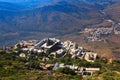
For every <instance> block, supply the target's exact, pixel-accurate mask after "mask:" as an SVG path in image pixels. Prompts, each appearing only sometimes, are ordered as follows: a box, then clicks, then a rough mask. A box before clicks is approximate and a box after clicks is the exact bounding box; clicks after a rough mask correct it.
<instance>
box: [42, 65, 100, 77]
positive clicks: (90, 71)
mask: <svg viewBox="0 0 120 80" xmlns="http://www.w3.org/2000/svg"><path fill="white" fill-rule="evenodd" d="M65 67H68V68H70V69H72V70H74V71H75V72H76V73H78V74H82V75H83V76H92V75H93V73H94V72H97V71H100V68H87V67H78V66H76V65H66V64H64V63H55V64H46V65H44V67H43V68H44V69H48V70H54V71H56V70H57V69H59V68H65Z"/></svg>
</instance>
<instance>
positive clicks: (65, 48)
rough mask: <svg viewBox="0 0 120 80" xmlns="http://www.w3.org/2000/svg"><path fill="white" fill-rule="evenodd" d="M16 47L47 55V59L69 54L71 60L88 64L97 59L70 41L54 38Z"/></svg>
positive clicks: (20, 44) (32, 41) (24, 42)
mask: <svg viewBox="0 0 120 80" xmlns="http://www.w3.org/2000/svg"><path fill="white" fill-rule="evenodd" d="M18 47H19V48H20V50H21V51H23V52H27V53H34V54H35V53H38V54H47V55H48V57H51V56H52V57H53V58H60V57H64V56H66V55H67V54H70V55H71V58H80V59H84V60H86V61H89V62H94V60H96V58H97V53H94V52H85V51H84V49H83V47H79V46H78V45H77V44H76V43H73V42H72V41H64V42H61V41H60V40H59V39H56V38H45V39H43V40H41V41H36V40H31V41H30V40H29V41H21V42H20V43H18V44H16V45H15V48H18ZM20 56H21V57H25V54H24V53H21V54H20Z"/></svg>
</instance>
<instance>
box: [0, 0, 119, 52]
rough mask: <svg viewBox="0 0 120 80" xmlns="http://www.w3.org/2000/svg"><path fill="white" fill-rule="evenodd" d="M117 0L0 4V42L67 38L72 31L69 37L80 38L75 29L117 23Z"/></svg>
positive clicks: (11, 42) (77, 30) (9, 42)
mask: <svg viewBox="0 0 120 80" xmlns="http://www.w3.org/2000/svg"><path fill="white" fill-rule="evenodd" d="M116 1H117V2H118V1H119V0H109V1H106V2H104V0H101V2H99V0H97V2H93V0H69V1H68V0H54V1H53V2H50V3H45V5H44V6H42V7H41V5H40V4H38V3H37V4H36V3H35V4H32V5H29V6H27V9H22V8H21V9H19V10H18V9H14V6H16V5H14V6H13V9H11V8H10V7H4V6H3V7H1V8H0V45H1V46H3V45H8V44H14V43H16V42H17V41H19V40H22V39H23V40H28V39H41V38H44V37H58V38H70V37H71V35H72V39H71V40H76V41H78V40H81V38H82V37H81V36H79V34H78V33H79V32H80V31H81V30H83V29H84V28H86V27H97V26H98V27H101V26H99V25H101V24H102V26H104V24H103V23H104V22H105V20H107V19H111V20H114V21H116V22H118V23H119V14H120V12H119V9H120V8H119V3H116ZM10 4H13V3H10ZM6 5H8V4H6ZM33 5H35V6H34V7H32V6H33ZM0 6H1V5H0ZM9 6H10V5H9ZM17 8H19V7H17ZM116 14H117V15H116ZM105 24H106V23H105ZM65 36H67V37H65ZM73 36H74V37H73ZM78 42H79V41H78ZM95 45H96V44H95ZM105 47H108V46H105ZM105 53H106V52H105Z"/></svg>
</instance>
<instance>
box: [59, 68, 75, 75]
mask: <svg viewBox="0 0 120 80" xmlns="http://www.w3.org/2000/svg"><path fill="white" fill-rule="evenodd" d="M57 72H58V73H63V74H69V75H76V73H75V71H74V70H72V69H70V68H68V67H64V68H59V69H57Z"/></svg>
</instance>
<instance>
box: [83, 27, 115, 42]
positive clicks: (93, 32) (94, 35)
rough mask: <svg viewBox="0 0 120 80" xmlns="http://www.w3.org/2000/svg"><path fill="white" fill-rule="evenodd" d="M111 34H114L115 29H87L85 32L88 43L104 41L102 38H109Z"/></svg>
mask: <svg viewBox="0 0 120 80" xmlns="http://www.w3.org/2000/svg"><path fill="white" fill-rule="evenodd" d="M111 33H113V28H104V27H101V28H90V29H89V28H86V29H85V30H84V34H86V35H87V36H86V37H87V40H88V41H102V37H104V36H108V35H110V34H111Z"/></svg>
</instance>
